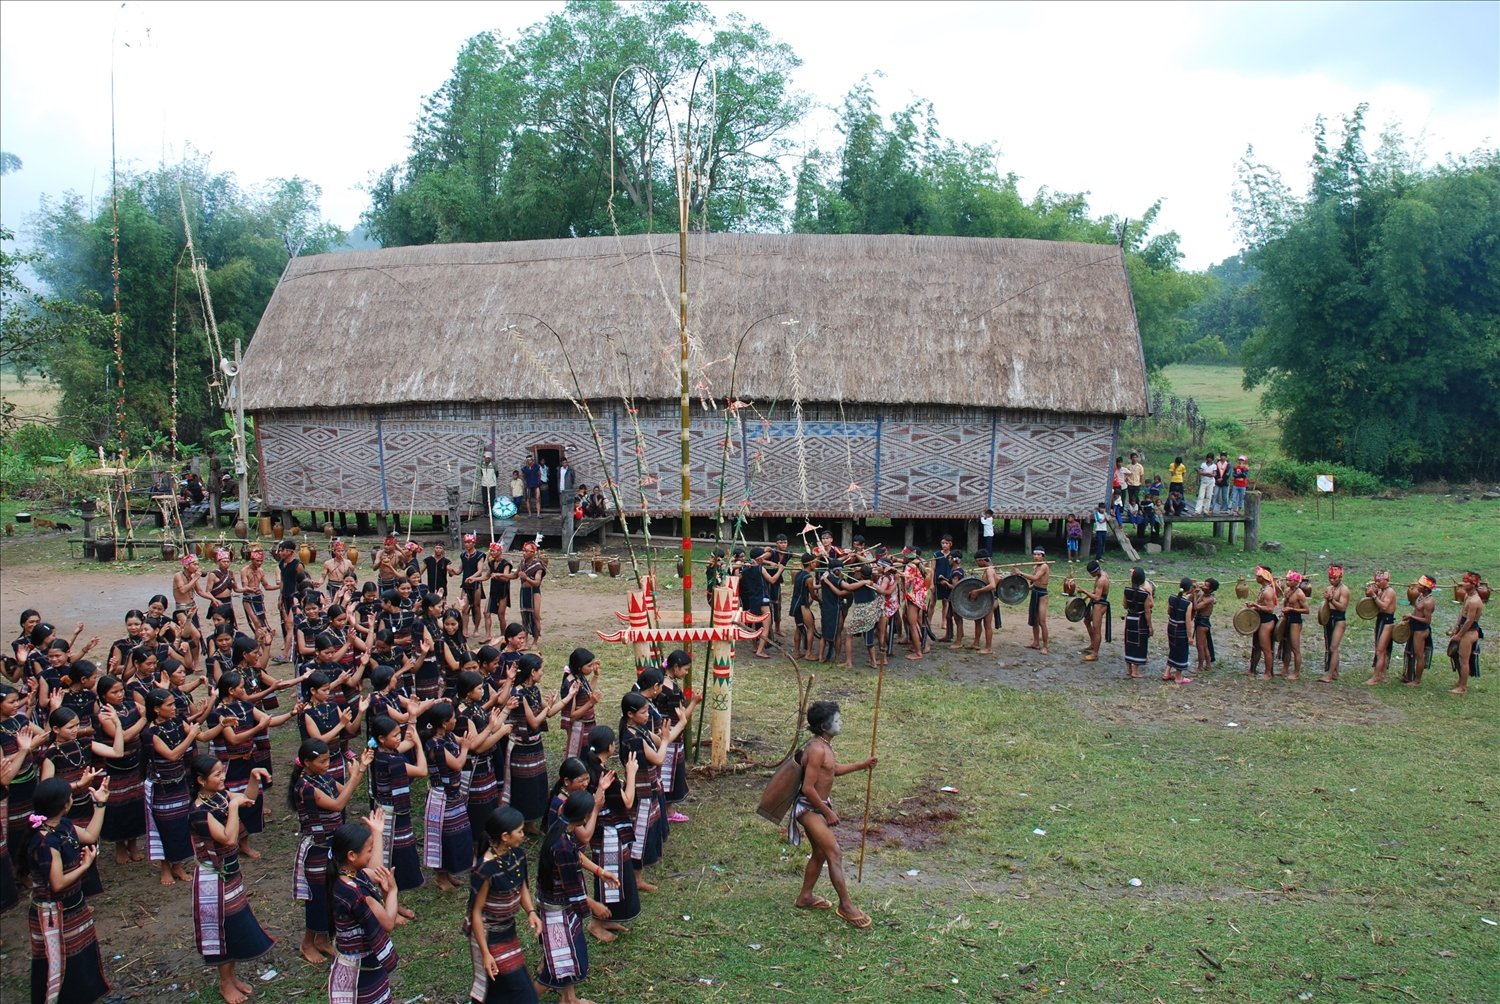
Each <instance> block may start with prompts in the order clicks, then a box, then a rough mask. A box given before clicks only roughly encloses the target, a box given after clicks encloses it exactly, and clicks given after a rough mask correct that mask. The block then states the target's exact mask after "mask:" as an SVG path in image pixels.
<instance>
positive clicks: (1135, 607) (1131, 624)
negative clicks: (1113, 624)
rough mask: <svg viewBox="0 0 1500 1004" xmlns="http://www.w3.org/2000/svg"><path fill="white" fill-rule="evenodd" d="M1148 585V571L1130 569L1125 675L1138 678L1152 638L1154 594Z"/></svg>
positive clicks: (1127, 587)
mask: <svg viewBox="0 0 1500 1004" xmlns="http://www.w3.org/2000/svg"><path fill="white" fill-rule="evenodd" d="M1145 586H1146V571H1145V569H1142V568H1132V569H1131V570H1130V585H1128V586H1126V587H1125V675H1126V676H1127V677H1128V678H1130V679H1132V680H1138V679H1140V678H1141V676H1142V675H1143V674H1142V673H1141V667H1142V666H1144V665H1145V664H1146V658H1147V656H1146V649H1147V647H1148V645H1149V643H1150V639H1151V606H1152V596H1151V593H1150V591H1149V590H1147V589H1146V588H1145Z"/></svg>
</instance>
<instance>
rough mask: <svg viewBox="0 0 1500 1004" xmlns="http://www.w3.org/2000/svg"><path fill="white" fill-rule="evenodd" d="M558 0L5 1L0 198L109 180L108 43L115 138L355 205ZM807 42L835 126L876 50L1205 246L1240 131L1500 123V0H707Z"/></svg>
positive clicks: (1292, 165)
mask: <svg viewBox="0 0 1500 1004" xmlns="http://www.w3.org/2000/svg"><path fill="white" fill-rule="evenodd" d="M560 6H561V4H558V3H536V2H510V3H504V4H497V3H432V2H429V3H421V4H417V3H404V2H394V0H393V2H384V3H381V2H368V0H367V2H364V3H358V4H355V3H317V2H299V3H273V2H262V3H166V2H150V0H129V2H128V3H126V4H124V5H121V4H119V3H118V2H101V3H95V2H75V3H58V2H48V3H33V2H21V0H11V2H4V3H0V149H4V150H6V151H9V152H11V153H13V154H16V155H17V156H19V157H20V158H21V159H22V161H23V162H24V165H25V166H24V168H23V169H22V170H21V171H20V172H18V173H15V174H12V175H10V176H8V177H6V178H5V179H4V180H3V182H0V220H3V223H4V225H5V226H7V227H9V228H10V229H12V230H15V231H17V232H18V233H19V234H20V235H21V237H22V241H23V243H24V241H25V235H26V230H27V223H26V221H27V218H28V217H29V216H30V215H31V214H32V213H34V212H35V211H36V209H37V206H38V201H39V199H40V198H41V197H42V195H44V194H48V195H53V196H56V195H60V194H61V193H63V192H64V191H66V190H69V189H72V190H74V191H77V192H79V193H80V194H82V195H84V196H85V197H90V196H91V197H93V198H96V199H101V198H104V197H105V196H106V195H107V193H108V189H109V168H110V76H111V74H110V68H111V63H112V62H113V65H114V91H115V113H116V114H115V129H116V143H117V149H118V156H119V160H120V162H121V164H131V165H133V166H136V167H152V166H155V165H156V164H157V163H158V162H160V161H161V160H163V159H166V160H167V161H168V162H172V161H175V160H176V159H177V158H179V157H180V156H181V154H182V151H183V150H184V149H185V148H186V147H188V146H192V147H195V148H197V149H198V150H201V151H204V152H207V153H208V154H210V155H211V157H212V166H213V167H214V169H216V170H220V171H233V172H234V173H235V175H236V176H237V177H238V178H239V180H240V182H241V184H243V185H246V186H254V185H258V184H260V183H261V182H263V181H265V180H267V179H270V178H275V177H287V176H291V175H294V174H296V175H301V176H302V177H304V178H308V179H310V180H311V181H313V182H315V183H317V184H318V185H320V186H322V189H323V200H322V206H323V210H324V214H325V216H326V217H327V218H328V219H329V220H331V221H332V222H334V223H336V224H338V225H339V226H342V227H344V228H345V229H348V228H350V227H352V226H354V225H355V224H356V223H357V222H358V221H359V215H360V213H361V211H363V210H364V208H365V207H366V205H367V199H366V197H365V195H364V193H363V191H361V186H362V185H363V184H364V183H365V182H367V181H368V179H369V177H370V175H371V174H373V173H374V172H377V171H379V170H380V169H382V168H384V167H386V166H388V165H390V164H392V163H395V162H397V161H399V160H400V159H402V157H403V156H404V154H405V152H406V149H407V139H408V136H409V135H410V132H411V124H412V122H413V121H414V120H415V119H416V117H417V115H418V111H419V108H420V105H421V102H422V99H423V97H424V96H425V95H428V94H430V93H432V92H433V91H434V90H436V89H437V88H438V87H439V86H440V85H441V84H442V83H443V81H444V79H445V78H446V77H447V75H448V73H449V71H450V70H451V68H452V65H453V61H454V57H455V55H456V53H457V51H458V48H459V46H460V44H461V43H462V42H463V41H464V39H466V38H468V37H470V36H472V35H474V34H476V33H478V32H481V31H484V30H487V29H499V30H501V31H503V32H507V33H514V32H515V31H516V30H517V29H518V28H521V27H524V26H526V25H529V24H532V23H535V22H536V21H538V20H540V19H541V18H543V17H544V16H546V14H548V13H549V12H551V11H553V10H556V9H558V8H559V7H560ZM708 6H709V7H710V8H712V9H713V10H714V11H715V12H716V13H719V14H723V13H726V12H728V11H733V10H738V11H741V12H743V13H745V14H746V15H747V16H748V17H749V18H751V19H752V20H757V21H760V22H761V23H763V24H764V25H765V26H766V27H767V28H768V29H769V30H770V31H771V33H772V35H774V36H775V37H777V38H779V39H781V40H784V41H786V42H788V43H789V44H790V45H791V46H792V48H793V50H794V51H796V53H797V54H798V55H799V56H800V57H801V59H802V61H803V67H802V69H801V71H800V72H799V73H798V75H797V77H796V78H795V83H796V86H797V87H798V88H800V89H801V90H803V91H805V92H807V93H808V94H810V95H811V96H812V97H813V99H814V100H815V101H816V102H817V103H818V104H819V105H821V106H823V109H824V110H823V111H822V112H821V113H820V114H817V115H814V116H810V117H809V119H808V120H807V122H806V123H805V124H804V126H803V127H802V129H801V131H800V134H799V135H798V136H796V137H795V139H796V140H797V142H799V143H802V144H806V145H807V146H812V145H820V146H822V147H823V148H824V149H825V150H831V149H834V148H836V147H837V145H838V137H837V134H836V133H834V132H832V130H831V128H830V126H831V122H832V113H831V111H829V109H831V108H833V107H835V106H837V104H838V103H839V101H840V99H841V98H842V96H843V95H844V93H845V92H846V91H847V90H848V89H849V88H850V86H852V85H853V84H854V83H856V82H857V81H858V80H859V78H860V77H861V76H863V75H865V74H874V73H875V72H877V71H879V72H880V73H883V74H884V76H883V77H879V78H876V79H875V80H874V87H875V92H876V94H877V96H878V97H879V98H880V100H881V103H882V107H883V109H884V110H886V111H892V110H895V109H896V108H898V107H901V106H904V105H905V104H906V103H907V102H908V101H910V100H911V99H912V98H913V97H921V98H925V99H928V100H930V101H932V102H933V104H934V106H935V109H936V113H937V117H938V124H939V128H940V129H941V131H942V132H943V134H944V135H945V136H947V137H949V138H952V139H956V140H961V141H966V142H971V143H982V142H991V143H994V144H995V145H996V146H997V147H998V149H999V150H1000V154H1001V159H1000V163H999V168H1000V169H1001V170H1002V171H1013V172H1015V173H1016V174H1017V175H1019V176H1020V177H1021V179H1022V181H1021V184H1022V191H1023V193H1024V194H1026V195H1028V196H1029V195H1030V194H1032V193H1033V192H1034V191H1035V190H1036V189H1037V187H1039V186H1046V187H1047V188H1049V189H1052V190H1055V191H1063V192H1075V191H1086V192H1088V193H1089V200H1090V204H1091V206H1092V209H1093V211H1094V212H1095V213H1096V214H1100V213H1105V212H1112V213H1117V214H1120V215H1125V216H1133V217H1134V216H1139V215H1140V213H1141V212H1142V211H1143V210H1144V209H1145V208H1146V207H1147V206H1149V205H1150V204H1151V203H1152V202H1153V201H1155V200H1156V199H1158V198H1161V199H1163V200H1164V201H1165V205H1164V209H1163V212H1162V214H1161V217H1160V225H1161V226H1162V227H1163V228H1169V229H1174V230H1176V231H1177V232H1178V233H1179V234H1181V236H1182V249H1183V251H1184V252H1185V255H1186V257H1185V262H1184V264H1186V265H1187V266H1189V267H1192V268H1202V267H1205V266H1207V265H1208V264H1210V263H1212V262H1215V261H1218V260H1220V259H1223V258H1225V257H1227V256H1228V255H1231V254H1233V253H1234V251H1235V250H1236V248H1237V242H1236V240H1235V236H1234V223H1233V219H1232V213H1231V204H1230V194H1231V190H1232V188H1233V186H1234V181H1235V164H1236V162H1237V160H1238V159H1239V158H1240V156H1241V155H1242V154H1243V153H1244V151H1245V147H1246V145H1247V144H1254V146H1255V148H1256V152H1257V154H1258V156H1259V158H1260V159H1263V160H1265V161H1267V162H1268V163H1271V164H1272V165H1274V166H1275V167H1277V168H1279V169H1280V170H1281V171H1282V172H1283V173H1284V174H1285V175H1286V177H1287V179H1288V181H1289V182H1290V183H1291V184H1292V187H1293V188H1294V190H1298V191H1300V190H1302V188H1303V186H1304V184H1305V178H1306V164H1307V160H1308V156H1309V153H1310V150H1311V140H1310V129H1311V125H1312V122H1313V119H1314V118H1315V117H1316V116H1317V115H1319V114H1322V115H1325V116H1328V117H1329V118H1332V119H1335V120H1336V119H1337V117H1338V116H1340V115H1343V114H1346V113H1348V112H1350V111H1352V110H1353V109H1354V107H1355V106H1356V105H1357V104H1358V103H1359V102H1361V101H1365V102H1369V104H1370V113H1369V120H1368V121H1369V123H1370V126H1371V128H1370V133H1369V136H1370V142H1371V145H1373V144H1374V142H1375V141H1376V137H1377V136H1378V134H1379V132H1380V130H1381V128H1382V127H1383V126H1384V125H1385V124H1387V123H1389V122H1393V121H1398V122H1399V123H1400V124H1401V125H1402V127H1403V129H1404V131H1405V132H1406V133H1407V134H1408V135H1410V136H1413V137H1419V138H1420V139H1421V143H1422V148H1423V149H1424V150H1425V152H1426V154H1427V155H1428V157H1429V159H1430V160H1441V159H1443V158H1444V157H1446V156H1447V155H1449V154H1460V155H1461V154H1466V153H1469V152H1472V151H1473V150H1475V149H1477V148H1480V147H1491V146H1495V145H1497V142H1500V3H1493V2H1491V3H1309V4H1300V3H1298V4H1272V3H1250V4H1188V3H1169V4H1141V3H1099V4H1094V3H1077V4H1070V3H1061V2H1057V3H1041V4H1027V3H1018V4H982V3H932V2H928V3H898V2H884V3H881V2H865V3H859V4H854V3H847V2H846V3H837V4H834V3H827V4H823V3H810V2H787V0H781V2H776V0H759V2H741V3H710V4H709V5H708Z"/></svg>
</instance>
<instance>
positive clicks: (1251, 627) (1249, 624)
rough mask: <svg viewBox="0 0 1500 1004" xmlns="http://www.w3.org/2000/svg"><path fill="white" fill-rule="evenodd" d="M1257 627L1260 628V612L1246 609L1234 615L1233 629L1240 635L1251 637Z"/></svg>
mask: <svg viewBox="0 0 1500 1004" xmlns="http://www.w3.org/2000/svg"><path fill="white" fill-rule="evenodd" d="M1258 627H1260V611H1258V610H1252V609H1251V608H1250V607H1246V608H1245V609H1243V610H1241V611H1239V612H1238V613H1236V614H1235V615H1234V629H1235V630H1236V631H1238V632H1239V633H1240V634H1243V635H1252V634H1254V633H1255V629H1256V628H1258Z"/></svg>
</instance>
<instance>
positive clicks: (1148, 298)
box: [792, 80, 1209, 370]
mask: <svg viewBox="0 0 1500 1004" xmlns="http://www.w3.org/2000/svg"><path fill="white" fill-rule="evenodd" d="M839 132H840V133H841V134H842V136H843V146H842V148H841V149H840V150H839V151H838V152H837V153H836V154H835V155H833V156H827V155H824V154H822V153H821V152H819V151H813V152H812V153H810V154H809V155H808V156H807V157H805V158H804V160H803V162H802V165H801V168H800V170H799V171H798V174H797V186H796V197H795V209H794V212H793V220H792V224H793V228H794V229H795V230H796V231H797V232H799V233H861V234H890V233H903V234H930V235H940V236H957V237H1022V238H1033V239H1037V240H1066V241H1081V242H1084V243H1095V244H1114V243H1119V244H1121V245H1122V246H1123V247H1124V249H1125V266H1126V271H1127V272H1128V273H1129V276H1130V286H1131V293H1132V295H1133V296H1134V298H1135V309H1136V316H1137V320H1138V322H1139V324H1140V330H1141V342H1142V346H1143V348H1144V350H1145V355H1146V365H1147V367H1148V368H1149V369H1152V370H1155V369H1159V368H1160V367H1162V366H1166V365H1168V364H1170V363H1173V362H1176V361H1177V360H1178V359H1180V358H1182V357H1183V355H1184V352H1185V351H1186V348H1185V346H1186V336H1187V335H1188V333H1189V331H1190V329H1189V327H1188V325H1187V324H1186V321H1185V311H1186V310H1187V308H1188V307H1190V306H1192V305H1193V304H1194V303H1195V302H1197V300H1198V298H1199V297H1200V296H1201V295H1202V294H1203V293H1204V291H1205V290H1206V289H1208V287H1209V280H1207V279H1206V278H1205V277H1203V276H1201V275H1198V274H1194V273H1187V272H1183V271H1181V270H1179V269H1178V263H1179V262H1180V261H1181V260H1182V253H1181V251H1180V250H1179V249H1178V243H1177V242H1178V237H1177V234H1176V233H1175V232H1173V231H1165V232H1161V233H1157V234H1152V233H1151V231H1152V229H1153V228H1154V227H1155V225H1156V219H1157V216H1158V215H1159V213H1160V211H1161V203H1160V202H1157V203H1155V204H1153V205H1151V206H1148V207H1146V208H1145V209H1144V210H1143V211H1142V213H1141V214H1140V216H1139V217H1137V218H1134V219H1130V220H1123V219H1121V218H1119V217H1117V216H1114V215H1108V214H1106V215H1104V216H1100V217H1097V218H1095V217H1093V216H1091V215H1090V213H1089V205H1088V197H1087V195H1086V194H1084V193H1075V194H1068V193H1059V192H1052V191H1049V190H1048V189H1046V188H1042V189H1040V190H1039V191H1038V192H1037V194H1036V195H1035V196H1033V197H1032V198H1030V199H1026V198H1024V197H1023V196H1022V195H1021V192H1020V184H1019V183H1020V179H1019V178H1018V177H1017V176H1016V175H1015V174H1014V173H1007V174H1003V175H1002V174H1001V173H1000V172H999V169H998V167H997V164H998V163H999V154H998V152H997V151H996V150H995V148H994V147H992V146H990V145H988V144H981V145H977V146H974V145H969V144H964V143H956V142H954V141H952V140H948V139H944V138H943V137H942V135H941V134H940V133H939V131H938V127H937V119H936V116H935V114H934V112H933V108H932V105H931V103H930V102H926V101H916V102H914V103H912V104H911V105H908V106H907V107H906V108H904V109H902V110H900V111H898V112H896V113H895V114H893V115H891V116H890V117H889V120H887V119H886V118H884V117H883V116H882V115H881V114H880V111H879V109H878V108H877V107H876V104H875V99H874V94H873V92H872V90H871V88H870V84H869V82H868V80H865V81H861V82H860V83H859V84H858V85H856V86H855V87H854V88H853V89H852V90H851V91H850V92H849V93H848V95H846V96H845V98H844V102H843V106H842V108H841V111H840V117H839Z"/></svg>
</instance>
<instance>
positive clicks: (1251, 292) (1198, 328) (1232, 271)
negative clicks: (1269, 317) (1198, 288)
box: [1183, 254, 1262, 362]
mask: <svg viewBox="0 0 1500 1004" xmlns="http://www.w3.org/2000/svg"><path fill="white" fill-rule="evenodd" d="M1207 276H1208V278H1209V279H1210V280H1211V282H1210V284H1209V289H1208V292H1207V293H1206V294H1205V295H1204V297H1203V299H1202V300H1200V301H1198V303H1196V304H1195V305H1193V307H1191V308H1190V309H1189V310H1188V312H1187V317H1186V320H1187V329H1188V330H1187V334H1186V335H1185V344H1184V346H1183V357H1184V358H1185V359H1189V360H1192V361H1194V362H1216V361H1220V360H1226V359H1227V360H1230V361H1237V360H1238V359H1239V355H1240V349H1241V348H1242V347H1243V346H1244V344H1245V342H1246V340H1247V339H1249V337H1250V336H1251V335H1252V334H1253V333H1254V332H1255V329H1256V328H1258V327H1259V326H1260V325H1261V323H1262V313H1261V308H1260V286H1259V284H1258V282H1257V280H1258V278H1259V273H1258V272H1257V271H1256V269H1255V266H1254V265H1252V264H1251V263H1250V259H1249V258H1248V257H1247V256H1246V255H1242V254H1241V255H1235V256H1234V257H1232V258H1225V259H1224V260H1223V261H1221V262H1219V263H1218V264H1216V265H1210V266H1209V267H1208V272H1207Z"/></svg>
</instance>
